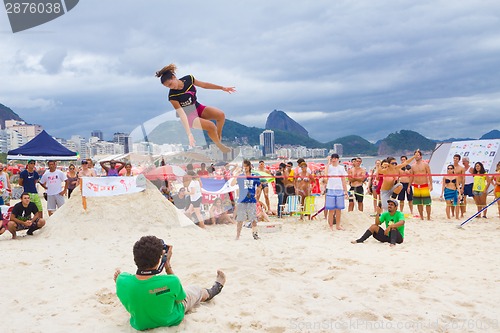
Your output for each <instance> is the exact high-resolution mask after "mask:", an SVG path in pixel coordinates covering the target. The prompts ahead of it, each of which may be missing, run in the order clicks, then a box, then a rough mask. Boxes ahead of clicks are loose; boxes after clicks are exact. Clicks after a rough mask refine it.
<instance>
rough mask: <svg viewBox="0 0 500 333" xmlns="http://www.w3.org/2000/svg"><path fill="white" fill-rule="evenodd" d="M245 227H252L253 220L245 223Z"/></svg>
mask: <svg viewBox="0 0 500 333" xmlns="http://www.w3.org/2000/svg"><path fill="white" fill-rule="evenodd" d="M244 227H245V228H251V227H252V222H247V223H245V225H244Z"/></svg>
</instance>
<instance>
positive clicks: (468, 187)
mask: <svg viewBox="0 0 500 333" xmlns="http://www.w3.org/2000/svg"><path fill="white" fill-rule="evenodd" d="M462 164H463V165H464V172H463V174H464V175H469V176H464V179H463V183H462V184H463V185H464V186H463V187H462V196H463V198H464V204H463V205H460V212H461V213H462V214H461V216H462V217H463V216H464V214H465V211H466V210H467V197H471V198H473V197H474V195H473V194H472V183H474V177H473V176H472V171H473V168H472V167H471V166H470V162H469V158H468V157H467V156H464V158H462Z"/></svg>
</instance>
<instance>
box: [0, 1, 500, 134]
mask: <svg viewBox="0 0 500 333" xmlns="http://www.w3.org/2000/svg"><path fill="white" fill-rule="evenodd" d="M169 63H175V64H176V65H177V67H178V70H177V76H178V77H181V76H184V75H187V74H192V75H193V76H194V77H195V78H196V79H198V80H201V81H205V82H211V83H215V84H218V85H222V86H234V87H236V89H237V92H236V93H234V94H228V93H225V92H223V91H221V90H205V89H202V88H199V89H198V100H199V101H200V102H201V103H202V104H205V105H211V106H216V107H218V108H220V109H222V110H223V111H224V112H225V114H226V118H227V119H230V120H234V121H237V122H239V123H242V124H244V125H246V126H256V127H261V128H264V127H265V123H266V119H267V116H268V115H269V113H270V112H272V111H273V110H275V109H277V110H282V111H284V112H286V113H287V114H288V115H289V116H290V117H291V118H292V119H294V120H295V121H297V122H298V123H299V124H301V125H302V126H303V127H304V128H305V129H306V130H307V131H308V132H309V135H310V137H312V138H314V139H316V140H318V141H321V142H327V141H331V140H334V139H336V138H339V137H343V136H346V135H353V134H354V135H360V136H362V137H363V138H365V139H367V140H370V141H372V142H375V141H377V140H379V139H383V138H385V137H386V136H387V135H388V134H390V133H394V132H396V131H400V130H402V129H407V130H413V131H417V132H419V133H421V134H422V135H424V136H426V137H428V138H431V139H436V140H443V139H447V138H452V137H454V138H479V137H480V136H481V135H482V134H484V133H486V132H489V131H491V130H493V129H500V112H499V110H500V75H499V74H500V1H497V0H463V1H451V0H447V1H440V0H432V1H430V0H419V1H414V0H411V1H409V0H401V1H393V0H378V1H373V0H356V1H354V0H350V1H347V0H336V1H332V0H317V1H283V0H272V1H269V0H266V1H264V0H249V1H229V0H220V1H218V0H214V1H206V0H191V1H183V2H179V1H165V0H148V1H131V0H106V1H98V0H85V1H80V2H79V3H78V5H77V6H76V7H74V8H73V9H72V10H71V11H69V12H67V13H66V14H65V15H63V16H61V17H59V18H57V19H55V20H53V21H50V22H48V23H45V24H43V25H40V26H38V27H34V28H32V29H29V30H25V31H22V32H18V33H12V31H11V27H10V24H9V21H8V17H7V14H6V11H5V8H1V9H0V103H2V104H4V105H6V106H8V107H10V108H11V109H12V110H13V111H14V112H16V113H17V114H18V115H19V116H20V117H21V118H23V119H24V120H25V121H26V122H28V123H34V124H40V125H42V126H43V127H44V129H46V130H47V132H49V133H50V134H51V135H53V136H56V137H60V138H66V139H69V138H70V137H71V135H81V136H83V137H87V138H88V137H89V136H90V132H91V131H92V130H95V129H100V130H102V131H103V132H104V137H105V139H110V138H111V137H112V135H113V133H115V132H126V133H129V132H131V131H133V129H134V128H137V127H138V126H141V124H144V123H148V122H149V123H150V122H151V119H158V117H159V118H161V116H162V115H164V114H169V112H170V113H172V114H173V108H172V106H171V105H170V103H169V102H168V98H167V95H168V89H167V88H165V87H163V86H162V85H161V84H160V82H159V80H158V79H157V78H155V77H154V73H155V72H156V71H157V70H159V69H161V68H162V67H163V66H165V65H167V64H169ZM172 119H175V118H172Z"/></svg>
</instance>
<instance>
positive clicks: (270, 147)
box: [259, 130, 276, 156]
mask: <svg viewBox="0 0 500 333" xmlns="http://www.w3.org/2000/svg"><path fill="white" fill-rule="evenodd" d="M259 139H260V146H261V147H262V155H264V156H270V155H275V154H276V150H275V148H274V131H271V130H265V131H264V132H262V133H261V134H260V136H259Z"/></svg>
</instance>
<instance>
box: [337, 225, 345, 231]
mask: <svg viewBox="0 0 500 333" xmlns="http://www.w3.org/2000/svg"><path fill="white" fill-rule="evenodd" d="M337 230H345V229H344V227H342V226H337Z"/></svg>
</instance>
